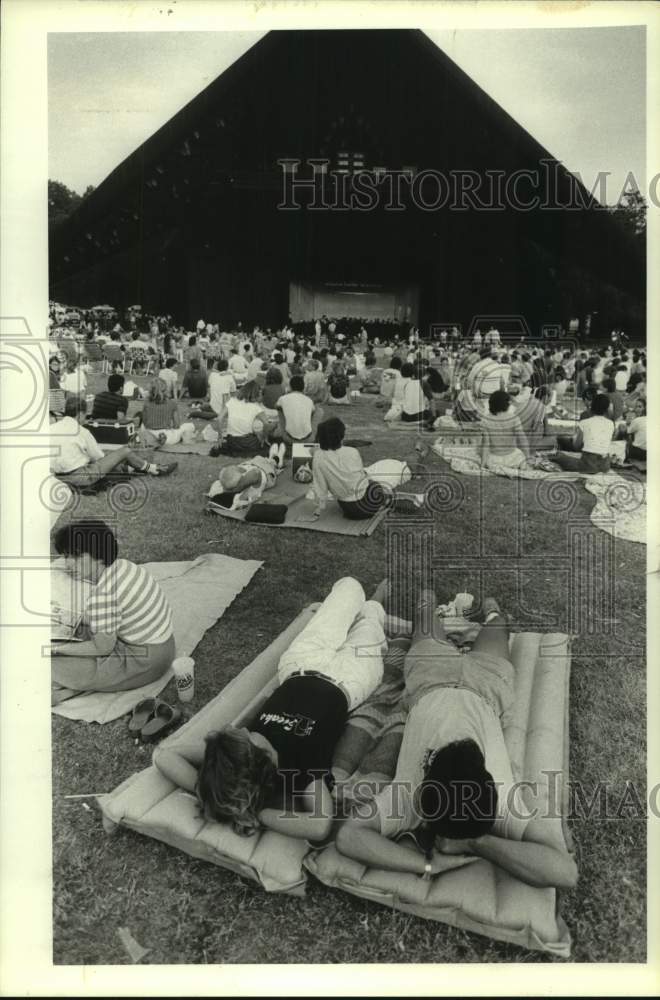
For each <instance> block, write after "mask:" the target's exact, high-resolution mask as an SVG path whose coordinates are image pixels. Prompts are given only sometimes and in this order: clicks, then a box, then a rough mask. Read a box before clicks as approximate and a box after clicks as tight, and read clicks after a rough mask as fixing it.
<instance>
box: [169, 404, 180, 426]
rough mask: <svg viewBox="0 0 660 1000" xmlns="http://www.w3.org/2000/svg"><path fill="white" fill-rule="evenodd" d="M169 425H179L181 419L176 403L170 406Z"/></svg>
mask: <svg viewBox="0 0 660 1000" xmlns="http://www.w3.org/2000/svg"><path fill="white" fill-rule="evenodd" d="M170 426H171V427H174V428H177V427H180V426H181V419H180V417H179V408H178V406H177V405H176V404H175V405H174V406H173V407H172V410H171V413H170Z"/></svg>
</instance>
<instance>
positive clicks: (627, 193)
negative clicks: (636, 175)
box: [610, 184, 646, 240]
mask: <svg viewBox="0 0 660 1000" xmlns="http://www.w3.org/2000/svg"><path fill="white" fill-rule="evenodd" d="M610 212H611V214H612V215H613V216H614V218H615V219H616V221H617V222H618V223H619V225H620V226H621V227H622V228H623V229H625V230H626V232H627V233H629V234H630V235H631V236H633V237H635V238H636V239H638V240H644V239H645V237H646V200H645V199H644V195H643V194H641V192H640V191H639V189H638V187H637V185H633V184H631V186H630V187H628V185H627V184H626V185H624V189H623V191H622V192H621V196H620V198H619V201H618V203H617V204H616V205H615V206H614V207H613V208H610Z"/></svg>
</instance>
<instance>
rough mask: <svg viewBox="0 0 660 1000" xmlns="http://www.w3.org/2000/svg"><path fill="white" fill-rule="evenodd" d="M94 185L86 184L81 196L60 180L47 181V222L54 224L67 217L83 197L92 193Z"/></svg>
mask: <svg viewBox="0 0 660 1000" xmlns="http://www.w3.org/2000/svg"><path fill="white" fill-rule="evenodd" d="M93 190H94V186H93V185H92V184H88V185H87V187H86V188H85V193H84V194H83V195H82V197H81V196H80V195H79V194H77V193H76V192H75V191H72V190H71V189H70V188H68V187H67V186H66V184H63V183H62V182H61V181H53V180H49V181H48V223H49V225H51V226H52V225H55V224H56V223H58V222H60V221H61V220H62V219H66V218H68V217H69V216H70V215H71V213H72V212H73V211H75V209H76V208H77V207H78V205H79V204H80V202H81V201H82V200H83V198H87V197H88V195H90V194H91V193H92V191H93Z"/></svg>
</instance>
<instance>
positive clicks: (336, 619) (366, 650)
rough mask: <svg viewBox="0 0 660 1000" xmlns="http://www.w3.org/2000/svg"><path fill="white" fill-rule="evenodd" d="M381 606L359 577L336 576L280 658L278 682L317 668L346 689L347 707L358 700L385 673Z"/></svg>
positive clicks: (384, 646) (357, 702) (363, 697)
mask: <svg viewBox="0 0 660 1000" xmlns="http://www.w3.org/2000/svg"><path fill="white" fill-rule="evenodd" d="M384 622H385V611H384V610H383V607H382V605H380V604H378V602H377V601H367V600H366V599H365V595H364V590H363V589H362V586H361V585H360V584H359V583H358V581H357V580H354V579H353V578H352V577H350V576H345V577H343V578H342V579H341V580H337V582H336V583H335V585H334V586H333V588H332V590H331V591H330V593H329V594H328V596H327V597H326V599H325V601H324V602H323V604H322V605H321V607H320V608H319V609H318V611H317V612H316V613H315V614H314V617H313V618H312V620H311V621H310V622H309V624H308V625H306V626H305V628H304V629H303V630H302V632H301V633H300V635H298V636H296V638H295V639H294V640H293V642H292V643H291V645H290V646H289V648H288V649H287V651H286V653H284V654H283V655H282V656H281V658H280V662H279V666H278V671H277V672H278V676H279V679H280V683H282V682H283V681H285V680H286V679H287V677H290V676H291V674H294V673H298V672H302V673H304V672H305V671H306V670H312V671H317V672H318V673H321V674H324V675H325V676H326V677H328V678H330V680H333V681H336V682H337V683H338V684H341V686H342V687H343V688H344V691H345V692H346V693H347V695H348V699H349V708H350V709H351V710H352V709H354V708H357V706H358V705H361V704H362V702H363V701H365V700H366V699H367V698H368V697H369V695H370V694H372V693H373V692H374V691H375V690H376V688H377V687H378V685H379V684H380V682H381V680H382V679H383V654H384V652H385V650H386V648H387V642H386V639H385V632H384V631H383V625H384Z"/></svg>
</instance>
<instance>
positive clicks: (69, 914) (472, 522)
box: [53, 378, 646, 965]
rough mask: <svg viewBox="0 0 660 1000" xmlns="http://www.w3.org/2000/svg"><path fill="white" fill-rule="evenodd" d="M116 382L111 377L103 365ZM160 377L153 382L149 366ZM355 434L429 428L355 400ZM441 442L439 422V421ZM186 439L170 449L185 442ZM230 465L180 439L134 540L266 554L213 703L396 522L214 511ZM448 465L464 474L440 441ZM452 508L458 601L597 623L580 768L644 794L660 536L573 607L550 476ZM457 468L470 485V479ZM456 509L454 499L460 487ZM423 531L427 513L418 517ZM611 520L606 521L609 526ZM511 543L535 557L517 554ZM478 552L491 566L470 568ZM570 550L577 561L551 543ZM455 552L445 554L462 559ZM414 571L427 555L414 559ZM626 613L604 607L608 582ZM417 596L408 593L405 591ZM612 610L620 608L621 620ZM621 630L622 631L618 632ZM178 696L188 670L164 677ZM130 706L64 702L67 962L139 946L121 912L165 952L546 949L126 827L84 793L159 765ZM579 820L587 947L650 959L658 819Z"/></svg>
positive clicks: (213, 658)
mask: <svg viewBox="0 0 660 1000" xmlns="http://www.w3.org/2000/svg"><path fill="white" fill-rule="evenodd" d="M92 381H93V385H94V387H96V385H99V384H100V383H102V382H104V381H105V379H101V378H98V379H94V380H92ZM137 381H142V380H137ZM336 412H337V414H338V415H340V416H341V417H342V419H343V420H344V421H345V422H346V424H347V425H348V426H349V429H350V434H351V436H354V437H361V438H370V439H371V440H372V441H373V444H372V445H371V446H369V447H365V448H363V449H362V452H363V456H364V458H365V462H370V461H374V460H375V459H377V458H380V457H384V456H386V455H389V456H390V457H401V456H403V455H405V454H407V453H408V451H409V450H410V448H411V446H412V444H413V443H414V440H415V437H414V434H410V433H403V432H398V431H391V430H388V428H387V427H385V425H384V424H383V422H382V411H378V410H377V409H376V408H375V406H374V405H373V403H371V402H369V401H368V400H364V399H363V400H360V401H359V403H357V404H356V405H355V406H352V407H350V408H349V407H345V408H341V409H337V410H336ZM430 440H433V439H432V438H430ZM169 457H171V456H169ZM215 467H216V463H214V461H213V460H212V459H208V458H202V457H198V456H194V455H193V456H180V458H179V469H178V471H177V473H175V475H174V476H173V477H171V478H169V479H166V480H162V481H158V480H153V479H150V480H149V482H148V486H149V492H148V502H147V503H146V504H145V505H144V506H142V507H141V508H140V509H139V510H135V511H134V512H132V513H123V514H122V515H121V518H120V520H119V523H118V536H119V543H120V551H121V553H122V554H124V555H125V556H126V557H127V558H130V559H133V560H135V561H136V562H146V561H154V560H176V559H192V558H194V557H195V556H197V555H199V554H201V553H203V552H222V553H225V554H226V555H229V556H235V557H238V558H244V559H261V560H263V561H264V566H263V567H262V569H261V570H259V571H258V573H257V574H256V576H255V577H254V579H253V581H252V583H251V584H250V585H249V587H248V588H246V590H244V591H243V593H242V594H240V595H239V597H238V598H237V600H236V601H235V602H234V603H233V605H232V606H231V607H230V608H229V609H228V611H227V612H226V613H225V615H224V616H223V618H222V619H221V620H220V621H219V622H218V624H217V625H216V626H215V627H214V628H212V629H211V630H210V631H209V632H208V633H207V634H206V635H205V636H204V638H203V640H202V642H201V643H200V644H199V646H198V647H197V650H196V653H195V659H196V662H197V674H196V693H195V700H194V702H193V703H192V706H191V712H194V711H197V710H198V709H199V708H201V707H202V706H203V705H204V704H205V703H206V702H207V701H208V700H209V699H210V698H212V697H213V696H214V695H215V694H217V692H218V691H219V690H220V689H221V688H222V687H223V685H224V684H226V683H227V681H229V680H230V679H231V678H232V677H234V676H235V675H236V674H237V673H238V672H239V671H240V670H241V669H242V668H243V667H244V666H245V665H246V664H247V663H249V662H250V660H251V659H252V658H253V657H254V656H255V655H256V654H257V653H258V652H259V651H260V650H262V649H263V648H264V647H265V646H267V645H268V644H269V642H270V641H271V639H272V638H274V636H275V635H277V634H278V633H279V632H280V631H281V630H282V628H283V627H284V626H285V625H286V624H287V623H288V622H289V621H290V620H291V619H292V618H293V617H294V616H295V615H296V614H297V613H298V611H299V610H300V609H301V608H302V607H303V606H305V605H306V604H308V603H310V602H311V601H316V600H321V599H322V598H323V597H324V596H325V594H326V593H327V592H328V590H329V589H330V587H331V585H332V583H333V582H334V580H335V579H337V578H338V577H340V576H344V575H347V574H350V575H352V576H355V577H357V578H358V579H359V580H361V582H362V583H363V584H364V586H365V589H366V590H367V591H368V590H369V589H371V588H373V586H374V585H375V584H376V583H377V582H378V581H379V580H380V579H381V578H382V577H383V576H384V575H385V572H386V568H387V560H388V553H387V544H386V543H387V537H388V530H387V525H385V524H381V526H380V527H379V528H378V529H377V530H376V532H375V533H374V535H372V537H371V538H366V539H361V538H350V537H344V536H340V535H322V534H320V533H316V532H303V531H295V530H291V531H274V530H272V529H269V528H266V527H259V526H256V525H255V526H251V525H242V524H237V523H235V522H232V521H228V520H226V519H224V518H220V517H212V516H205V515H204V513H203V506H204V499H203V495H202V494H203V493H204V492H205V491H206V489H207V488H208V485H209V484H210V482H211V481H212V480H213V479H214V478H215V471H214V470H215ZM429 469H430V472H431V473H432V474H435V475H436V476H439V475H442V474H444V475H445V477H446V475H447V471H448V467H447V466H446V465H445V464H444V463H443V462H442V461H441V460H440V459H432V460H431V462H430V464H429ZM450 482H452V483H454V488H455V489H456V490H460V491H461V492H462V496H459V495H458V494H456V496H457V502H456V504H455V506H454V508H453V509H449V510H446V511H439V512H438V513H436V514H434V547H435V548H434V578H435V584H436V590H437V593H438V597H439V599H440V600H447V599H449V598H450V597H452V596H453V595H454V593H455V592H456V591H457V590H467V591H471V592H472V593H474V594H479V593H480V592H482V593H486V594H488V593H492V594H494V595H495V596H497V597H498V599H499V600H500V602H501V604H502V606H503V607H504V608H505V609H506V610H507V611H508V612H509V613H510V614H511V615H512V616H513V618H514V621H515V625H514V627H515V628H517V629H528V630H551V631H555V630H558V631H570V629H571V624H570V623H571V622H575V621H577V622H578V625H579V633H578V635H577V638H576V640H575V643H574V646H573V663H572V676H571V761H570V766H571V779H572V780H573V781H575V782H577V781H579V782H581V784H582V786H583V787H584V789H585V793H586V794H587V795H588V797H591V794H593V790H594V789H595V788H596V786H597V785H598V782H608V783H609V797H610V802H611V803H613V804H614V809H616V806H617V804H618V802H619V801H620V799H621V797H622V795H623V792H624V788H625V784H626V782H634V783H635V786H636V788H637V791H638V793H639V796H640V798H641V799H642V801H644V792H645V774H646V764H645V743H646V734H645V717H646V674H645V663H644V611H645V559H646V552H645V549H644V548H643V547H642V546H640V545H635V544H632V543H627V542H620V541H616V542H613V545H614V551H613V557H612V562H611V564H610V565H611V566H613V567H614V572H613V578H611V577H612V573H611V572H610V573H608V574H604V573H596V572H593V573H592V572H591V571H588V573H587V575H588V577H589V586H587V587H586V588H583V589H582V590H581V591H579V593H578V596H575V597H574V598H573V599H572V602H573V604H575V603H576V602H579V610H580V611H581V614H579V615H578V614H576V611H575V609H574V610H573V614H572V615H569V612H570V609H569V596H568V595H569V593H575V592H574V591H572V590H571V589H570V587H569V580H568V567H569V566H570V565H571V562H572V563H573V565H574V563H575V560H574V559H571V557H570V553H569V549H568V542H567V525H568V521H569V517H568V515H567V511H566V509H565V507H562V503H561V498H557V497H556V496H555V497H554V498H553V497H551V496H549V495H548V492H547V490H545V489H544V488H541V489H538V488H537V484H536V483H535V482H524V483H518V482H510V481H508V480H503V479H499V478H489V479H486V480H483V481H481V480H480V479H479V478H471V477H455V478H454V479H452V480H450ZM456 483H458V486H456ZM593 505H594V497H593V496H591V495H590V494H588V493H587V492H586V490H584V488H583V487H582V486H580V485H579V484H578V485H577V489H576V502H575V506H574V507H573V509H572V511H571V513H570V520H571V521H575V522H577V521H580V523H582V522H584V524H585V525H587V526H588V523H589V522H588V517H589V511H590V510H591V508H592V507H593ZM449 506H450V507H451V506H452V505H451V504H449ZM77 513H78V514H79V515H87V516H101V517H108V516H109V507H108V500H107V496H106V495H101V496H99V497H88V498H83V499H82V501H81V504H80V506H79V508H78V512H77ZM410 525H411V530H412V531H414V530H415V527H414V526H415V521H414V520H413V519H412V518H411V520H410ZM597 537H598V538H600V539H606V538H608V536H606V535H604V533H602V532H601V533H598V536H597ZM512 554H516V558H515V559H512ZM466 556H478V557H479V558H480V559H481V560H482V563H483V566H482V571H481V572H480V571H479V570H477V569H474V568H472V569H466V568H465V567H463V568H461V558H462V557H463V558H464V557H466ZM560 556H568V558H567V561H566V566H560V567H559V568H553V567H552V565H551V564H550V563H549V562H546V560H551V559H552V558H553V557H554V558H555V559H556V558H557V557H560ZM445 564H446V565H445ZM410 570H411V576H412V577H414V576H415V575H416V574H417V571H418V567H414V566H413V567H410ZM610 593H611V594H612V595H613V604H612V606H611V607H610V608H609V609H608V611H607V618H608V622H607V623H605V624H602V623H599V622H598V621H597V615H598V609H599V608H600V607H601V606H602V605H603V603H604V599H605V598H607V595H608V594H610ZM402 610H405V609H402ZM611 619H614V620H615V621H614V622H612V621H611ZM608 630H609V631H608ZM163 697H164V698H165V699H166V700H169V701H170V702H173V703H175V702H176V694H175V691H174V685H173V684H172V683H170V685H169V686H168V688H166V690H165V691H164V693H163ZM150 754H151V749H148V748H143V747H142V746H136V745H135V743H134V741H133V740H132V739H131V738H130V736H129V734H128V732H127V729H126V719H120V720H118V721H116V722H114V723H110V724H108V725H104V726H98V725H89V726H88V725H85V724H83V723H78V722H70V721H68V720H65V719H61V718H57V717H53V865H54V945H53V947H54V955H53V959H54V962H55V963H64V964H109V965H112V964H123V963H128V962H129V959H128V956H127V955H126V953H125V951H124V949H123V947H122V945H121V943H120V940H119V938H118V936H117V928H119V927H123V926H125V927H128V928H129V929H130V931H131V933H132V934H133V935H134V937H135V938H136V939H137V940H138V941H139V942H140V944H142V945H143V946H144V947H145V948H149V949H150V951H149V954H148V955H147V957H146V958H145V960H144V961H145V962H146V963H154V964H185V963H229V962H231V963H252V962H260V963H261V962H287V961H295V962H301V963H302V962H330V963H345V962H513V961H515V962H537V961H548V960H549V959H547V958H545V957H544V956H541V955H539V954H537V953H532V952H527V951H524V950H522V949H519V948H517V947H513V946H510V945H506V944H500V943H496V942H493V941H490V940H489V939H487V938H484V937H480V936H478V935H474V934H471V933H467V932H463V931H460V930H455V929H453V928H450V927H446V926H444V925H443V924H437V923H434V922H432V921H424V920H421V919H418V918H416V917H409V916H407V915H405V914H402V913H399V912H396V911H390V910H389V909H387V908H385V907H382V906H379V905H377V904H373V903H369V902H366V901H363V900H358V899H355V898H353V897H351V896H349V895H347V894H345V893H340V892H337V891H334V890H330V889H327V888H326V887H324V886H321V885H319V884H318V883H317V882H315V881H314V880H313V879H312V878H311V877H310V879H309V883H308V890H307V895H306V897H305V898H304V899H303V900H300V899H294V898H290V897H287V896H279V895H270V894H267V893H265V892H264V891H263V890H262V889H260V888H259V887H257V886H256V884H253V883H251V882H247V881H244V880H243V879H241V878H240V877H238V876H236V875H234V874H233V873H231V872H228V871H224V870H223V869H221V868H216V867H215V866H212V865H209V864H205V863H202V862H201V861H197V860H194V859H192V858H190V857H188V856H187V855H185V854H182V853H181V852H179V851H176V850H174V849H173V848H170V847H168V846H166V845H164V844H160V843H158V842H156V841H154V840H151V839H149V838H146V837H141V836H139V835H137V834H134V833H131V832H130V831H122V830H120V831H119V832H118V833H117V835H116V836H115V837H113V838H112V839H109V838H107V837H106V835H105V834H104V832H103V830H102V828H101V822H100V817H99V814H98V813H97V812H96V811H87V810H86V809H85V808H83V806H82V804H81V801H80V800H77V799H66V798H65V796H66V795H73V794H76V793H78V794H82V793H89V792H107V791H110V790H111V789H113V788H114V787H115V786H116V785H118V784H119V783H120V782H121V781H123V780H124V779H125V778H126V777H128V776H129V775H130V774H132V773H133V772H134V771H137V770H140V769H142V768H143V767H145V766H147V764H148V763H149V760H150ZM622 813H623V815H622V817H621V818H619V819H604V818H598V817H592V818H580V816H578V815H576V816H575V818H574V819H573V820H572V823H571V827H572V832H573V835H574V838H575V842H576V847H577V851H578V858H579V866H580V880H579V883H578V886H577V887H576V889H575V890H573V891H572V892H570V893H565V894H563V897H562V900H561V909H562V914H563V916H564V919H565V921H566V923H567V924H568V926H569V928H570V930H571V933H572V935H573V939H574V947H573V956H572V957H573V959H574V960H575V961H578V962H607V961H609V962H642V961H644V960H645V956H646V914H645V884H646V870H645V865H646V825H645V820H643V819H640V818H638V817H635V816H630V815H627V813H626V811H625V810H622Z"/></svg>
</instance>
